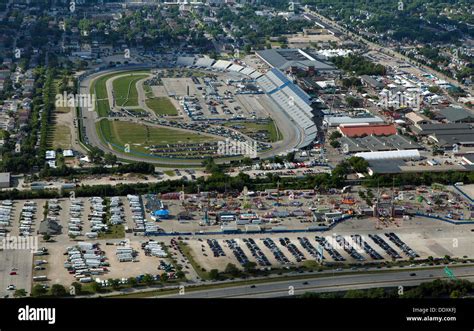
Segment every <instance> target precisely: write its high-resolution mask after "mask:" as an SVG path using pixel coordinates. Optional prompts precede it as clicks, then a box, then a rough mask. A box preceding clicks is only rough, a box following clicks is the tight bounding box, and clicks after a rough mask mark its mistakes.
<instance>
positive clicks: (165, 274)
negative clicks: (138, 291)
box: [160, 272, 170, 283]
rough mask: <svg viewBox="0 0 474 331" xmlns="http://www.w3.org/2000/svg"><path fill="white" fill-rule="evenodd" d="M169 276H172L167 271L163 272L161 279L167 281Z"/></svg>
mask: <svg viewBox="0 0 474 331" xmlns="http://www.w3.org/2000/svg"><path fill="white" fill-rule="evenodd" d="M169 278H170V277H169V276H168V274H167V273H166V272H165V273H163V274H161V276H160V280H161V281H162V282H164V283H165V282H167V281H168V279H169Z"/></svg>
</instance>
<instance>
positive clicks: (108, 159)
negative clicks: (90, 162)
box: [104, 153, 117, 165]
mask: <svg viewBox="0 0 474 331" xmlns="http://www.w3.org/2000/svg"><path fill="white" fill-rule="evenodd" d="M104 162H105V164H108V165H114V164H116V163H117V156H116V155H115V154H112V153H107V154H105V156H104Z"/></svg>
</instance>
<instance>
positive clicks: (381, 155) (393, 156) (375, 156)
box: [355, 149, 420, 160]
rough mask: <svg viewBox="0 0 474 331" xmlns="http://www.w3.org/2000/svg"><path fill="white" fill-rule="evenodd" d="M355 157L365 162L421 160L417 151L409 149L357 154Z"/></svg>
mask: <svg viewBox="0 0 474 331" xmlns="http://www.w3.org/2000/svg"><path fill="white" fill-rule="evenodd" d="M355 156H358V157H362V158H364V159H365V160H397V159H398V160H406V159H419V158H420V152H419V151H418V150H417V149H407V150H401V151H384V152H363V153H356V154H355Z"/></svg>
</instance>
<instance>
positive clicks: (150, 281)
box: [143, 274, 155, 285]
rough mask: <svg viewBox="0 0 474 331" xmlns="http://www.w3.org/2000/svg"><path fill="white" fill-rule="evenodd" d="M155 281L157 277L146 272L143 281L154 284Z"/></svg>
mask: <svg viewBox="0 0 474 331" xmlns="http://www.w3.org/2000/svg"><path fill="white" fill-rule="evenodd" d="M154 281H155V279H154V278H153V276H152V275H150V274H146V275H145V276H144V277H143V282H144V283H145V284H147V285H151V284H153V282H154Z"/></svg>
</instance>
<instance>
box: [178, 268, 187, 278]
mask: <svg viewBox="0 0 474 331" xmlns="http://www.w3.org/2000/svg"><path fill="white" fill-rule="evenodd" d="M176 277H177V278H178V279H183V278H184V277H186V275H185V274H184V272H183V271H181V270H180V271H177V272H176Z"/></svg>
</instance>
